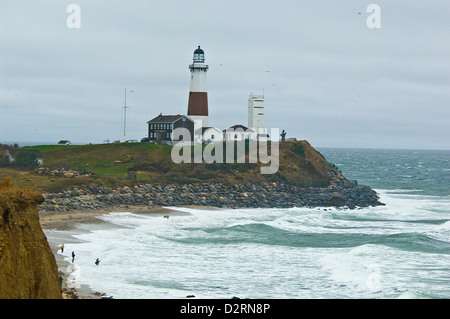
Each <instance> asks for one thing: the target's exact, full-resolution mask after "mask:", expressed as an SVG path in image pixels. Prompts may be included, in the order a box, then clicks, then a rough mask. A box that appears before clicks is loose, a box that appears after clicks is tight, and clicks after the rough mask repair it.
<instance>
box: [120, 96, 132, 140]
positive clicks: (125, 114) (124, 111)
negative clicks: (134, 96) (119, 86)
mask: <svg viewBox="0 0 450 319" xmlns="http://www.w3.org/2000/svg"><path fill="white" fill-rule="evenodd" d="M133 92H134V91H133V90H132V91H131V93H133ZM127 109H129V107H128V106H127V89H125V105H124V107H123V142H124V143H125V142H126V141H127V137H126V135H127Z"/></svg>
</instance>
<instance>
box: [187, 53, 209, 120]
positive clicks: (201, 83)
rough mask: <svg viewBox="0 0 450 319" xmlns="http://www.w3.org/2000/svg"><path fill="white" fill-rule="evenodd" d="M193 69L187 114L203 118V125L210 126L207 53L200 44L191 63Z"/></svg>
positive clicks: (199, 118)
mask: <svg viewBox="0 0 450 319" xmlns="http://www.w3.org/2000/svg"><path fill="white" fill-rule="evenodd" d="M189 69H190V70H191V86H190V90H189V102H188V112H187V115H188V116H189V117H190V118H191V119H192V120H193V121H195V120H201V121H202V126H203V127H207V126H208V93H207V91H206V72H207V71H208V65H206V64H205V53H204V52H203V50H202V49H200V46H198V48H197V49H196V50H195V51H194V63H193V64H191V65H189Z"/></svg>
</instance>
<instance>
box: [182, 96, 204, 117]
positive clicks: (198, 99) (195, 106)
mask: <svg viewBox="0 0 450 319" xmlns="http://www.w3.org/2000/svg"><path fill="white" fill-rule="evenodd" d="M187 115H188V116H189V115H199V116H208V94H207V93H206V92H189V103H188V114H187Z"/></svg>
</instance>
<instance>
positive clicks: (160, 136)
mask: <svg viewBox="0 0 450 319" xmlns="http://www.w3.org/2000/svg"><path fill="white" fill-rule="evenodd" d="M147 124H148V140H149V142H150V143H168V144H171V143H173V142H179V141H180V139H182V137H180V136H174V135H173V131H174V130H175V129H177V128H179V127H183V128H186V129H187V130H188V131H189V133H190V141H191V142H192V141H193V140H194V121H192V120H191V119H190V118H189V117H187V116H185V115H180V114H177V115H162V113H160V114H159V115H158V116H157V117H155V118H154V119H152V120H150V121H148V122H147Z"/></svg>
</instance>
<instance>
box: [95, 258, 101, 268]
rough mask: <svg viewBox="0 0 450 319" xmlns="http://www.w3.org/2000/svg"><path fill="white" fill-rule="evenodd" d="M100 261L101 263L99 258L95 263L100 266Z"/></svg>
mask: <svg viewBox="0 0 450 319" xmlns="http://www.w3.org/2000/svg"><path fill="white" fill-rule="evenodd" d="M99 263H100V259H98V258H97V260H96V261H95V264H96V265H97V266H98V264H99Z"/></svg>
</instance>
